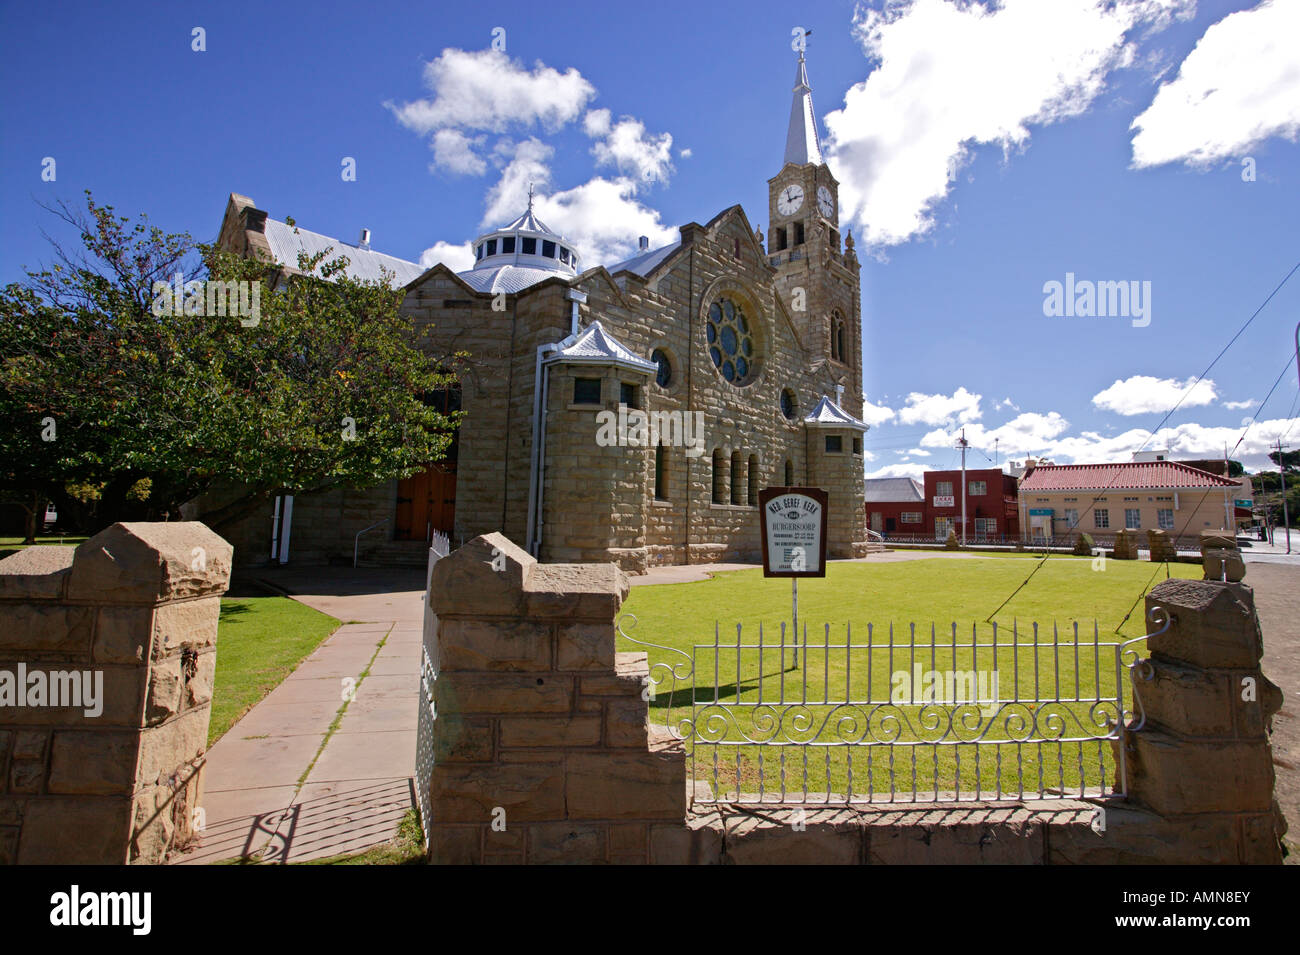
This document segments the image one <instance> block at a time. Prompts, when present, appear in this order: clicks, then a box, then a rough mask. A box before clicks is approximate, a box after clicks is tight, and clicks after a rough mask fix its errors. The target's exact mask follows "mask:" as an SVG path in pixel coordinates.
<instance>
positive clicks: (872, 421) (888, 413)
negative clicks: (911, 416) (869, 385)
mask: <svg viewBox="0 0 1300 955" xmlns="http://www.w3.org/2000/svg"><path fill="white" fill-rule="evenodd" d="M893 418H894V411H893V409H892V408H886V407H885V406H884V405H873V404H872V403H871V402H870V401H867V400H866V399H865V398H864V399H863V400H862V420H863V421H865V422H866V423H867V424H869V425H871V427H873V428H874V427H876V426H878V425H882V424H884V423H885V422H886V421H892V420H893Z"/></svg>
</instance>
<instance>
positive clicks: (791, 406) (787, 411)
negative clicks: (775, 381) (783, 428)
mask: <svg viewBox="0 0 1300 955" xmlns="http://www.w3.org/2000/svg"><path fill="white" fill-rule="evenodd" d="M781 414H783V415H785V416H786V417H787V418H789V419H790V420H791V421H793V420H794V416H795V403H794V392H793V391H791V390H790V389H789V388H782V389H781Z"/></svg>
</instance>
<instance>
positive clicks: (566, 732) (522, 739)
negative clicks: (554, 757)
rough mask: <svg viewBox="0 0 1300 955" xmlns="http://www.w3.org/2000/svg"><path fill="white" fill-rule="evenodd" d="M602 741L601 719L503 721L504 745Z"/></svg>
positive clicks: (515, 718)
mask: <svg viewBox="0 0 1300 955" xmlns="http://www.w3.org/2000/svg"><path fill="white" fill-rule="evenodd" d="M599 742H600V717H599V716H594V715H593V716H532V717H529V716H513V717H503V718H502V720H501V745H502V746H503V747H514V746H551V747H565V748H568V747H574V746H595V745H597V744H598V743H599Z"/></svg>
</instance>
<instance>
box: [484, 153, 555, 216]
mask: <svg viewBox="0 0 1300 955" xmlns="http://www.w3.org/2000/svg"><path fill="white" fill-rule="evenodd" d="M493 154H494V157H495V161H496V162H497V163H498V164H499V165H501V166H502V170H501V178H500V179H499V180H497V183H496V185H494V186H493V187H492V188H491V189H489V190H488V194H487V209H486V210H485V211H484V213H483V221H482V222H481V223H480V224H481V225H484V226H487V227H489V228H490V227H492V226H499V225H505V224H506V223H507V222H511V221H513V220H514V219H516V218H518V217H519V216H520V215H521V214H522V213H523V211H524V210H525V209H527V208H528V188H529V186H530V185H531V186H532V187H533V188H534V189H537V188H539V187H543V186H545V185H546V184H547V183H549V182H550V181H551V167H550V165H549V163H550V159H551V157H552V156H553V155H555V149H554V148H553V147H551V146H548V145H547V144H546V143H544V142H542V141H541V140H540V139H538V138H537V137H535V136H530V137H529V138H528V139H525V140H524V141H523V142H520V143H512V142H509V141H508V140H503V141H501V142H499V143H497V145H496V148H495V149H494V150H493ZM533 207H534V209H536V207H537V206H536V203H534V206H533ZM543 221H545V217H544V216H543ZM547 225H550V226H551V228H552V229H554V228H556V227H555V226H554V225H553V224H551V223H549V222H548V223H547Z"/></svg>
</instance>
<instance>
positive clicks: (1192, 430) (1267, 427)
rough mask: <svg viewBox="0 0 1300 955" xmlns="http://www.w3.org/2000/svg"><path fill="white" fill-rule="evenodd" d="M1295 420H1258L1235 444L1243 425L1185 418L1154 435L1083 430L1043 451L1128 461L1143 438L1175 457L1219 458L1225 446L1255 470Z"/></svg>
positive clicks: (1085, 459) (1083, 459)
mask: <svg viewBox="0 0 1300 955" xmlns="http://www.w3.org/2000/svg"><path fill="white" fill-rule="evenodd" d="M1298 422H1300V419H1296V418H1273V419H1270V420H1266V421H1257V422H1255V424H1253V425H1252V426H1251V427H1250V428H1249V430H1247V431H1246V437H1245V440H1243V441H1242V442H1241V445H1240V446H1237V440H1238V439H1239V438H1241V435H1242V431H1243V428H1242V427H1238V426H1236V425H1233V426H1223V427H1219V426H1208V425H1202V424H1197V423H1195V422H1188V423H1186V424H1180V425H1178V426H1177V427H1172V428H1161V429H1160V430H1159V431H1157V432H1156V433H1155V434H1154V435H1150V433H1149V432H1147V431H1145V430H1143V429H1141V428H1133V429H1130V430H1129V431H1125V432H1124V433H1123V434H1118V435H1114V436H1111V437H1105V436H1102V435H1100V434H1098V433H1096V432H1094V431H1084V432H1082V433H1081V434H1079V435H1071V436H1069V437H1065V438H1061V439H1060V440H1058V441H1056V442H1054V443H1052V444H1050V445H1048V446H1047V447H1046V453H1047V454H1048V455H1049V456H1050V457H1053V458H1055V459H1057V460H1058V461H1059V460H1061V459H1066V460H1068V461H1069V462H1071V463H1075V464H1091V463H1105V462H1112V461H1128V460H1130V459H1131V458H1132V456H1133V452H1135V451H1137V450H1138V449H1139V448H1142V447H1144V442H1145V448H1146V449H1147V450H1150V449H1152V448H1160V449H1162V450H1163V449H1165V448H1168V449H1169V451H1170V453H1171V455H1172V456H1173V457H1174V459H1175V460H1177V459H1179V458H1188V459H1194V458H1221V457H1223V451H1224V448H1225V447H1226V448H1227V449H1228V451H1229V452H1230V454H1231V456H1232V457H1233V458H1234V459H1235V460H1238V461H1240V462H1241V463H1242V464H1244V465H1245V466H1246V467H1247V468H1249V469H1251V470H1258V469H1260V468H1267V467H1270V466H1271V465H1270V462H1269V460H1268V451H1269V448H1270V447H1271V446H1272V443H1273V442H1274V441H1276V440H1277V439H1278V436H1279V435H1283V434H1286V433H1287V431H1289V430H1290V429H1292V428H1294V427H1295V426H1296V424H1297V423H1298ZM1148 436H1149V437H1150V440H1148ZM1233 448H1236V450H1235V451H1234V450H1233Z"/></svg>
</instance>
